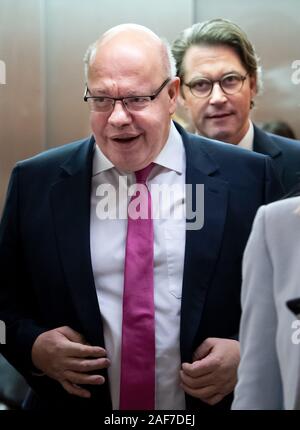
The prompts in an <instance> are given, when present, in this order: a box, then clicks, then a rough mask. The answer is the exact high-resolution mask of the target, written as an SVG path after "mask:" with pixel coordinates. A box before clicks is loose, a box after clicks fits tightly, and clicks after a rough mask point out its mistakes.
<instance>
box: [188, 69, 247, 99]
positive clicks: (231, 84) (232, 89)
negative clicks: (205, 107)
mask: <svg viewBox="0 0 300 430" xmlns="http://www.w3.org/2000/svg"><path fill="white" fill-rule="evenodd" d="M247 75H248V73H246V75H245V76H242V75H240V74H239V73H230V74H228V75H224V76H222V78H221V79H215V80H212V79H208V78H197V79H194V80H192V81H191V82H189V83H187V84H186V83H184V85H186V86H187V87H189V89H190V91H191V93H192V94H193V96H195V97H199V98H204V97H209V96H210V95H211V93H212V90H213V87H214V85H215V83H218V84H219V85H220V88H221V89H222V91H223V93H225V94H227V95H232V94H236V93H238V92H239V91H241V89H242V87H243V85H244V81H245V79H246V78H247Z"/></svg>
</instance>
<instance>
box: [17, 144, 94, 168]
mask: <svg viewBox="0 0 300 430" xmlns="http://www.w3.org/2000/svg"><path fill="white" fill-rule="evenodd" d="M90 140H91V139H90V138H85V139H80V140H76V141H74V142H71V143H67V144H65V145H62V146H59V147H57V148H51V149H48V150H46V151H43V152H41V153H39V154H37V155H35V156H33V157H30V158H27V159H25V160H22V161H19V162H18V163H17V165H18V166H20V167H21V168H29V167H35V166H41V167H43V166H45V165H51V164H54V165H56V164H60V163H63V162H64V161H66V160H67V159H68V158H69V157H71V156H72V155H73V154H76V152H79V151H81V150H82V148H83V147H84V146H87V145H88V143H89V142H90Z"/></svg>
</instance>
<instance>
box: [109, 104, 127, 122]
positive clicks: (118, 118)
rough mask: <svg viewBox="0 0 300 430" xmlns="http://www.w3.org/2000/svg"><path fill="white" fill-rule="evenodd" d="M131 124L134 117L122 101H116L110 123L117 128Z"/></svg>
mask: <svg viewBox="0 0 300 430" xmlns="http://www.w3.org/2000/svg"><path fill="white" fill-rule="evenodd" d="M131 122H132V117H131V114H130V112H128V110H127V109H126V107H125V105H124V104H123V102H122V101H121V100H116V102H115V105H114V107H113V110H112V112H111V114H110V115H109V118H108V123H109V124H111V125H114V126H115V127H121V126H123V125H126V124H129V123H131Z"/></svg>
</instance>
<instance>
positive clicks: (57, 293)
mask: <svg viewBox="0 0 300 430" xmlns="http://www.w3.org/2000/svg"><path fill="white" fill-rule="evenodd" d="M86 63H87V87H86V92H85V97H84V99H85V101H87V103H88V105H89V107H90V111H91V126H92V130H93V136H92V137H90V138H88V139H84V140H81V141H78V142H75V143H72V144H69V145H65V146H63V147H60V148H57V149H53V150H50V151H48V152H45V153H42V154H40V155H38V156H36V157H34V158H32V159H29V160H25V161H22V162H20V163H18V165H17V166H16V168H15V169H14V171H13V174H12V177H11V181H10V185H9V190H8V196H7V201H6V205H5V210H4V214H3V218H2V222H1V228H0V264H1V271H0V319H2V320H3V321H4V322H5V323H6V327H7V341H6V345H4V346H3V354H5V356H6V357H7V358H8V359H9V361H10V362H11V363H12V364H13V365H14V366H15V367H16V368H17V369H18V370H19V371H20V372H21V373H22V374H23V375H24V376H25V378H26V379H27V381H28V382H29V384H30V385H31V387H32V388H33V390H34V392H35V395H36V402H35V404H36V405H38V406H39V407H43V408H50V409H56V408H61V407H63V408H68V407H70V408H73V409H74V408H76V410H84V409H88V410H93V409H95V410H99V408H100V409H101V408H103V409H110V408H113V409H185V408H188V409H191V408H197V409H199V408H204V407H209V405H211V407H218V408H228V407H229V405H230V402H231V393H232V391H233V388H234V386H235V383H236V370H237V366H238V363H239V342H238V341H237V333H238V328H239V320H240V286H241V258H242V253H243V249H244V246H245V243H246V241H247V238H248V235H249V232H250V228H251V224H252V221H253V218H254V216H255V213H256V210H257V208H258V207H259V206H260V205H262V204H264V203H266V202H269V201H272V200H275V199H277V198H279V197H280V196H281V194H282V191H281V188H280V185H279V183H278V181H277V178H276V176H275V175H274V171H273V166H272V162H271V160H270V159H269V158H268V157H265V156H262V155H259V154H254V153H251V152H248V151H245V150H243V149H235V148H233V147H231V146H230V145H225V144H223V143H220V142H217V141H211V140H209V139H206V138H200V137H197V136H194V135H190V134H188V133H186V132H185V131H184V130H183V129H182V128H181V127H180V126H177V125H176V124H174V123H173V122H172V121H171V116H172V114H173V113H174V111H175V107H176V99H177V95H178V91H179V79H178V78H177V77H175V67H174V64H173V63H172V57H171V56H170V52H169V51H168V49H167V47H166V45H165V44H164V43H162V41H161V40H160V39H159V38H158V37H157V36H156V35H155V34H154V33H152V32H151V31H150V30H148V29H146V28H144V27H141V26H137V25H122V26H118V27H116V28H113V29H111V30H110V31H108V32H107V33H105V34H104V36H102V37H101V39H100V40H98V41H97V42H96V43H95V44H94V45H93V46H92V47H91V49H90V50H89V51H88V55H87V58H86ZM145 172H146V173H145ZM124 183H125V185H126V184H127V183H128V184H129V185H130V186H133V188H137V189H138V190H137V192H136V191H132V190H131V187H129V189H130V190H131V191H130V192H128V193H127V194H126V193H124V192H123V191H124V190H123V188H122V187H123V185H124ZM201 184H202V185H204V195H203V193H201V190H202V188H201V187H200V188H199V189H200V193H199V192H197V189H198V188H197V185H201ZM175 185H176V186H177V191H176V192H175V193H174V194H175V196H173V197H174V198H173V199H168V198H166V199H162V200H163V202H161V200H159V199H155V198H154V197H155V196H154V187H155V186H163V187H164V189H167V190H170V191H173V190H174V186H175ZM186 185H187V187H186ZM189 186H190V188H188V187H189ZM188 190H190V191H189V192H188ZM121 191H122V192H121ZM117 194H118V199H115V197H116V195H117ZM131 196H132V198H131V199H130V198H129V197H131ZM137 199H139V200H137ZM137 201H138V203H136V202H137ZM189 204H192V209H193V210H192V211H189V210H188V206H189ZM127 205H128V219H127V218H126V219H125V218H124V217H123V216H121V215H122V213H124V208H125V214H126V215H127ZM144 205H145V207H144V209H145V208H146V210H145V211H144V212H143V211H142V210H141V207H142V206H144ZM106 209H107V210H106ZM117 209H118V210H117ZM129 209H130V210H129ZM156 209H161V210H162V213H161V216H157V217H154V216H152V213H154V212H155V210H156ZM152 211H153V212H152ZM134 212H135V213H134ZM142 212H143V213H142ZM190 212H191V213H192V215H193V216H195V220H194V221H195V222H193V219H192V218H193V217H192V216H191V217H190V216H189V215H190ZM199 212H201V214H199ZM120 214H121V215H120ZM149 214H151V216H149ZM166 214H167V216H166ZM172 214H174V216H173V215H172ZM136 215H138V216H136ZM175 215H176V216H175ZM202 215H203V216H202ZM199 219H200V222H199ZM202 219H203V220H204V223H203V222H201V221H202ZM197 221H198V222H197ZM133 233H134V234H133ZM128 269H130V270H128ZM128 322H129V323H128Z"/></svg>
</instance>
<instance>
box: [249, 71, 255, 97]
mask: <svg viewBox="0 0 300 430" xmlns="http://www.w3.org/2000/svg"><path fill="white" fill-rule="evenodd" d="M249 85H250V91H251V99H253V98H254V97H255V96H256V94H257V80H256V76H250V78H249Z"/></svg>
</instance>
